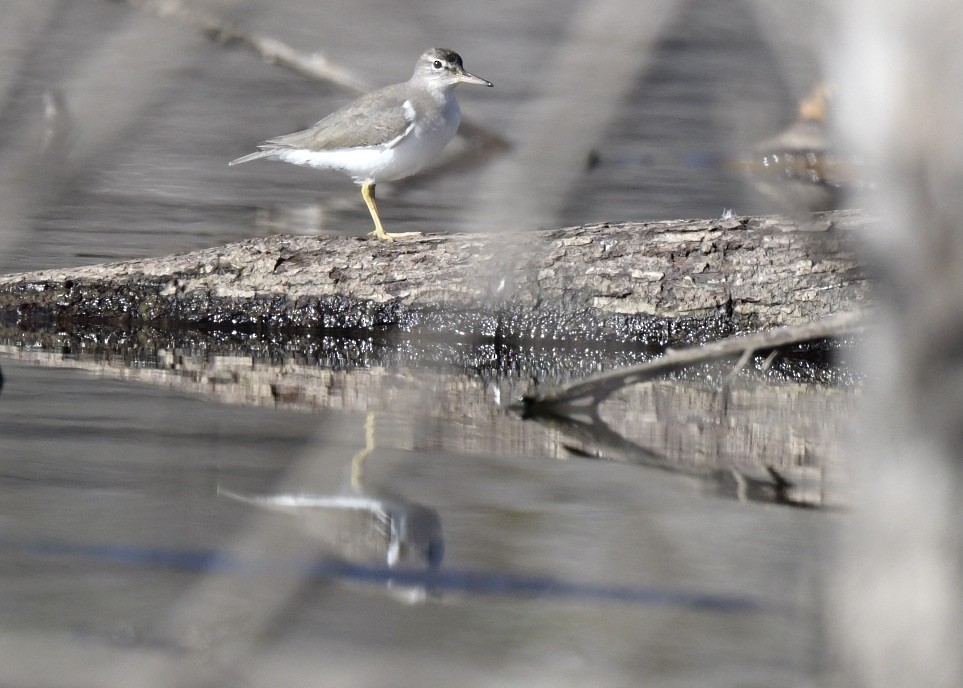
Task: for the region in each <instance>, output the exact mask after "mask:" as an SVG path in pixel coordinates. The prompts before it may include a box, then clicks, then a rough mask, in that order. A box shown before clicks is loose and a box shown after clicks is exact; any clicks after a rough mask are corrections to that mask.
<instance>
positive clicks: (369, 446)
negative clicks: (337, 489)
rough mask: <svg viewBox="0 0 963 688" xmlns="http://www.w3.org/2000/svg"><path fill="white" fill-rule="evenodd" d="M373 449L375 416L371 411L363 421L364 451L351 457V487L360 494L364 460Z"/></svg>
mask: <svg viewBox="0 0 963 688" xmlns="http://www.w3.org/2000/svg"><path fill="white" fill-rule="evenodd" d="M374 448H375V414H374V413H373V412H371V411H369V412H368V415H367V416H366V417H365V419H364V449H362V450H361V451H359V452H358V453H357V454H355V455H354V456H352V457H351V487H352V488H354V490H355V492H361V476H362V475H363V474H364V460H365V459H367V458H368V454H370V453H371V452H373V451H374Z"/></svg>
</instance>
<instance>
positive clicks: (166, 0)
mask: <svg viewBox="0 0 963 688" xmlns="http://www.w3.org/2000/svg"><path fill="white" fill-rule="evenodd" d="M110 1H111V2H117V3H122V4H126V5H129V6H131V7H135V8H137V9H140V10H144V11H145V12H150V13H151V14H155V15H157V16H158V17H164V18H171V19H176V20H178V21H180V22H183V23H184V24H186V25H188V26H190V27H191V28H193V29H196V30H197V31H199V32H201V33H202V34H204V35H205V36H207V37H208V38H210V39H211V40H212V41H214V42H216V43H220V44H222V45H227V46H235V47H240V48H244V49H246V50H249V51H251V52H253V53H254V54H255V55H257V56H258V57H260V58H261V59H262V60H264V61H265V62H269V63H271V64H276V65H279V66H281V67H285V68H287V69H290V70H292V71H295V72H297V73H298V74H301V75H304V76H308V77H310V78H312V79H317V80H320V81H326V82H329V83H332V84H336V85H338V86H341V87H343V88H346V89H348V90H351V91H354V92H356V93H361V92H363V91H367V90H370V89H371V87H372V84H371V83H370V82H368V81H367V80H365V79H363V78H362V77H360V76H358V75H356V74H354V73H353V72H351V70H349V69H347V68H345V67H343V66H341V65H339V64H337V63H336V62H334V61H332V60H331V59H330V58H328V57H327V56H326V55H325V54H324V53H322V52H312V53H303V52H301V51H299V50H297V49H295V48H293V47H292V46H290V45H288V44H287V43H285V42H283V41H280V40H278V39H276V38H272V37H270V36H263V35H261V34H258V33H253V32H250V31H245V30H244V29H243V28H241V27H240V26H238V25H237V24H235V23H233V22H231V21H229V20H227V19H225V18H224V17H221V16H218V15H216V14H214V13H213V12H208V11H205V10H203V9H201V8H199V7H194V6H192V5H189V4H187V3H184V2H182V0H110ZM459 133H460V134H461V135H462V136H464V137H466V138H467V139H469V140H470V142H471V143H472V144H473V145H474V146H476V147H479V148H481V147H494V148H497V149H505V148H507V147H508V143H507V141H506V140H505V139H504V138H502V137H500V136H498V135H497V134H495V133H493V132H490V131H488V130H487V129H485V128H483V127H481V126H479V125H477V124H474V123H472V122H470V121H468V120H467V119H465V118H463V119H462V122H461V128H460V130H459Z"/></svg>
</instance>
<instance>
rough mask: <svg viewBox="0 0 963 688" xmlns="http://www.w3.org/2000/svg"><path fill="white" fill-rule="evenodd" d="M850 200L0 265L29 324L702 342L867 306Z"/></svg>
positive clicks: (14, 307) (19, 316) (12, 306)
mask: <svg viewBox="0 0 963 688" xmlns="http://www.w3.org/2000/svg"><path fill="white" fill-rule="evenodd" d="M872 222H873V221H872V220H871V218H869V217H868V216H867V215H865V214H864V213H862V212H859V211H837V212H833V213H825V214H818V215H814V216H811V217H806V218H805V219H792V218H786V217H781V216H765V217H742V218H732V219H726V220H674V221H667V222H654V223H630V222H625V223H600V224H591V225H582V226H578V227H569V228H564V229H552V230H541V231H535V232H529V233H525V234H523V235H521V238H520V239H516V238H514V237H511V236H509V235H507V234H505V235H498V234H494V235H480V234H473V235H465V234H451V235H424V236H421V237H418V238H414V239H405V240H400V241H396V242H390V243H389V242H380V241H374V240H365V239H360V238H350V237H337V236H321V237H307V236H272V237H267V238H258V239H251V240H248V241H243V242H240V243H235V244H229V245H226V246H221V247H216V248H210V249H204V250H200V251H194V252H191V253H184V254H178V255H173V256H167V257H163V258H152V259H144V260H132V261H125V262H121V263H114V264H109V265H95V266H87V267H78V268H75V269H69V270H45V271H38V272H29V273H21V274H14V275H6V276H2V277H0V319H2V322H3V323H4V324H7V325H10V324H14V323H16V324H18V325H19V326H22V327H26V328H36V327H45V326H51V325H57V326H65V325H69V326H71V327H74V328H76V327H83V326H85V325H90V324H96V325H101V326H102V325H109V326H115V327H130V326H144V325H149V326H151V327H154V328H159V329H178V328H179V329H183V328H193V329H201V330H217V331H241V332H248V331H249V332H267V331H271V332H284V331H297V332H302V333H303V332H305V331H343V332H352V333H358V332H366V331H372V330H380V331H384V330H386V329H388V330H390V329H394V328H397V329H400V330H402V331H405V332H409V333H417V334H426V333H427V334H438V335H442V336H446V337H495V338H500V339H502V340H504V341H513V340H521V341H532V340H536V341H537V340H544V339H549V340H566V341H569V342H571V341H582V340H585V341H597V342H606V343H612V344H620V343H632V344H639V343H642V344H660V345H665V344H674V343H679V342H686V343H691V342H693V341H707V340H712V339H718V338H719V337H722V336H727V335H730V334H732V333H733V332H739V331H748V330H756V329H764V328H769V327H774V326H779V325H794V324H800V323H805V322H809V321H811V320H813V319H816V318H819V317H822V316H825V315H828V314H831V313H835V312H838V311H844V310H857V309H859V308H860V307H862V306H864V305H865V304H866V303H868V300H869V284H868V282H867V280H866V277H865V275H864V272H863V270H862V269H861V267H860V264H859V261H858V259H857V255H856V249H857V244H858V242H859V238H860V236H861V235H862V234H863V233H864V232H865V231H866V230H868V229H869V228H870V227H871V225H872Z"/></svg>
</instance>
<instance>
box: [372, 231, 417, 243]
mask: <svg viewBox="0 0 963 688" xmlns="http://www.w3.org/2000/svg"><path fill="white" fill-rule="evenodd" d="M368 236H369V237H374V238H375V239H381V240H382V241H394V240H395V239H407V238H410V237H416V236H421V232H386V231H384V230H383V229H376V230H374V231H371V232H368Z"/></svg>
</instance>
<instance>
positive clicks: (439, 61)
mask: <svg viewBox="0 0 963 688" xmlns="http://www.w3.org/2000/svg"><path fill="white" fill-rule="evenodd" d="M431 66H432V67H434V68H435V69H441V68H442V66H443V65H442V64H441V60H435V61H434V62H432V63H431Z"/></svg>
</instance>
